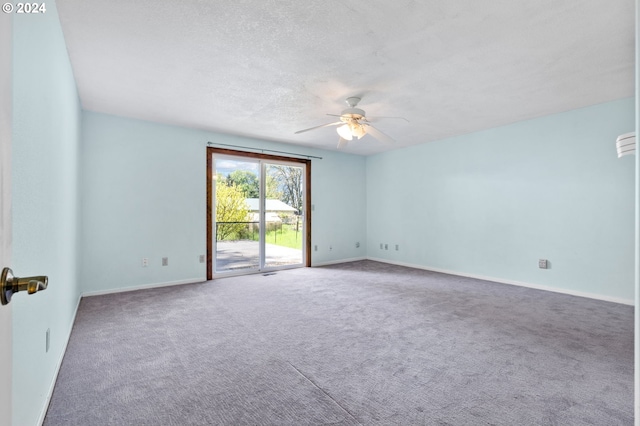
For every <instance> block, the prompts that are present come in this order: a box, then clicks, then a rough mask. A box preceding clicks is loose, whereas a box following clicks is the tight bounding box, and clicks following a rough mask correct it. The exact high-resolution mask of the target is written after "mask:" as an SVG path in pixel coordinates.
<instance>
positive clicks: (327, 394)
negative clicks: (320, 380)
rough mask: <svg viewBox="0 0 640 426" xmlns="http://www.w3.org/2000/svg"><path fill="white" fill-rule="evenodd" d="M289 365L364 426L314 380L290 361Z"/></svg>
mask: <svg viewBox="0 0 640 426" xmlns="http://www.w3.org/2000/svg"><path fill="white" fill-rule="evenodd" d="M287 364H289V365H290V366H291V368H293V369H294V370H296V372H297V373H298V374H299V375H301V376H302V377H304V378H305V379H306V380H307V381H308V382H309V383H311V384H312V385H313V386H315V387H316V388H317V389H318V390H319V391H320V392H322V393H323V394H325V395H326V396H327V397H328V398H329V399H330V400H332V401H333V402H334V403H335V404H336V405H337V406H338V407H340V408H341V409H342V410H343V411H344V412H345V413H347V414H348V415H349V417H351V418H352V419H353V420H354V421H355V422H356V423H358V424H359V425H362V423H360V421H358V419H357V418H356V417H355V416H354V415H353V414H351V412H350V411H349V410H347V409H346V408H345V407H343V406H342V404H340V403H339V402H338V401H336V399H335V398H333V397H332V396H331V395H329V393H328V392H326V391H325V390H324V389H322V388H321V387H320V386H318V385H317V384H316V383H315V382H314V381H313V380H311V379H310V378H309V377H307V376H306V375H305V374H304V373H303V372H302V371H300V370H298V368H297V367H296V366H295V365H293V364H291V362H289V361H287Z"/></svg>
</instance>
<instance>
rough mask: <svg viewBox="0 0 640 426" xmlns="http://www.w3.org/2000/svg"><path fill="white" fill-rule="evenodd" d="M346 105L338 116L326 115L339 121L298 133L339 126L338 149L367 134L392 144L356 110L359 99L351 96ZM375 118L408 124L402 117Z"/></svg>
mask: <svg viewBox="0 0 640 426" xmlns="http://www.w3.org/2000/svg"><path fill="white" fill-rule="evenodd" d="M346 102H347V105H348V106H349V108H347V109H345V110H343V111H342V113H341V114H340V115H336V114H327V115H331V116H334V117H340V121H336V122H335V123H329V124H322V125H320V126H315V127H311V128H309V129H304V130H298V131H297V132H296V134H298V133H304V132H308V131H309V130H315V129H320V128H322V127H330V126H340V127H338V128H337V129H336V131H337V132H338V135H339V136H340V139H339V140H338V149H340V148H342V147H344V146H345V145H347V142H349V141H350V140H353V138H354V137H356V138H358V139H361V138H362V137H363V136H364V135H366V134H369V135H371V136H373V137H374V138H376V139H378V140H380V141H382V142H387V143H394V142H395V140H393V139H392V138H391V137H389V136H387V135H385V134H384V133H382V132H381V131H380V130H378V129H376V128H375V127H373V126H372V125H371V123H370V122H369V120H368V119H367V117H366V116H365V112H364V111H363V110H361V109H360V108H356V106H357V105H358V102H360V98H358V97H355V96H352V97H350V98H347V99H346ZM377 118H399V119H402V120H405V121H407V122H409V120H407V119H406V118H402V117H377Z"/></svg>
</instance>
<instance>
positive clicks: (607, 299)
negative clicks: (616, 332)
mask: <svg viewBox="0 0 640 426" xmlns="http://www.w3.org/2000/svg"><path fill="white" fill-rule="evenodd" d="M367 259H368V260H373V261H376V262H382V263H389V264H392V265H398V266H406V267H408V268H415V269H423V270H425V271H432V272H440V273H442V274H448V275H457V276H459V277H467V278H475V279H478V280H483V281H492V282H495V283H500V284H509V285H516V286H519V287H527V288H533V289H536V290H544V291H551V292H554V293H562V294H568V295H570V296H579V297H586V298H589V299H596V300H603V301H605V302H613V303H620V304H623V305H631V306H633V305H634V300H633V299H623V298H621V297H611V296H604V295H602V294H596V293H587V292H583V291H575V290H568V289H564V288H558V287H550V286H545V285H540V284H531V283H527V282H523V281H514V280H505V279H503V278H495V277H488V276H484V275H477V274H468V273H464V272H458V271H452V270H448V269H440V268H432V267H429V266H424V265H416V264H413V263H407V262H398V261H395V260H388V259H380V258H377V257H367Z"/></svg>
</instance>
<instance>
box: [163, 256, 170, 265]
mask: <svg viewBox="0 0 640 426" xmlns="http://www.w3.org/2000/svg"><path fill="white" fill-rule="evenodd" d="M168 265H169V258H168V257H163V258H162V266H168Z"/></svg>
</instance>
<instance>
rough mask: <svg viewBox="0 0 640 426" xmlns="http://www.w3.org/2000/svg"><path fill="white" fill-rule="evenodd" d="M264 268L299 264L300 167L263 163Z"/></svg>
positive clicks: (301, 251) (301, 238)
mask: <svg viewBox="0 0 640 426" xmlns="http://www.w3.org/2000/svg"><path fill="white" fill-rule="evenodd" d="M263 170H264V183H265V188H264V193H265V199H264V205H263V209H264V221H265V226H264V229H265V236H264V253H265V256H264V257H265V265H264V266H265V268H281V267H287V266H294V265H302V263H303V259H304V257H303V255H304V249H303V247H304V246H305V244H304V241H305V240H304V235H305V233H304V223H305V221H304V217H303V214H304V211H303V208H304V188H303V185H304V167H303V166H300V165H291V164H288V163H265V164H264V169H263Z"/></svg>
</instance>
